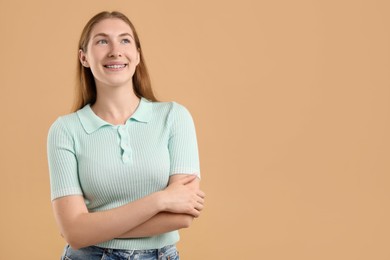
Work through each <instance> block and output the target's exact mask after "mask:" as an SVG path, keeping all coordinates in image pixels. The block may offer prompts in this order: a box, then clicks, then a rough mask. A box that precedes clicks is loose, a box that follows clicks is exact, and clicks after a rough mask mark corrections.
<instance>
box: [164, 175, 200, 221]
mask: <svg viewBox="0 0 390 260" xmlns="http://www.w3.org/2000/svg"><path fill="white" fill-rule="evenodd" d="M196 178H197V177H196V175H189V176H186V177H183V178H180V179H179V180H176V181H174V182H172V183H170V184H169V185H168V187H167V188H166V189H164V190H163V191H162V194H163V202H164V205H165V206H164V208H165V211H169V212H172V213H181V214H189V215H192V216H193V217H199V215H200V211H201V210H202V209H203V207H204V206H203V204H204V197H205V194H204V192H203V191H201V190H200V189H199V188H198V185H197V183H196V182H197V180H196Z"/></svg>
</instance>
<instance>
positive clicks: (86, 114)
mask: <svg viewBox="0 0 390 260" xmlns="http://www.w3.org/2000/svg"><path fill="white" fill-rule="evenodd" d="M76 113H77V115H78V117H79V119H80V122H81V124H82V126H83V128H84V130H85V131H86V132H87V133H88V134H91V133H93V132H95V131H96V130H98V129H99V128H100V127H103V126H106V125H110V126H112V124H110V123H108V122H106V121H104V120H103V119H101V118H100V117H98V116H97V115H96V114H95V113H94V112H93V111H92V109H91V106H90V104H87V105H85V106H84V107H83V108H82V109H80V110H78V111H77V112H76ZM151 117H152V102H151V101H149V100H147V99H145V98H141V100H140V103H139V105H138V107H137V109H136V110H135V112H134V114H133V115H132V116H131V117H130V118H129V119H128V120H136V121H138V122H142V123H148V122H149V121H150V119H151Z"/></svg>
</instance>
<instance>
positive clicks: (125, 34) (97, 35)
mask: <svg viewBox="0 0 390 260" xmlns="http://www.w3.org/2000/svg"><path fill="white" fill-rule="evenodd" d="M99 36H102V37H108V34H106V33H98V34H95V36H93V39H95V38H96V37H99ZM123 36H130V37H131V38H133V39H134V37H133V35H131V34H130V33H121V34H119V37H123Z"/></svg>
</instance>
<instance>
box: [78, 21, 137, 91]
mask: <svg viewBox="0 0 390 260" xmlns="http://www.w3.org/2000/svg"><path fill="white" fill-rule="evenodd" d="M79 55H80V56H79V57H80V62H81V64H82V65H83V66H85V67H88V68H90V69H91V71H92V74H93V76H94V78H95V82H96V87H100V86H131V87H132V86H133V85H132V78H133V75H134V72H135V68H136V66H137V65H138V63H139V61H140V57H139V52H138V50H137V47H136V44H135V41H134V36H133V32H132V30H131V28H130V26H129V25H128V24H127V23H125V22H124V21H122V20H121V19H117V18H110V19H105V20H102V21H100V22H99V23H97V24H96V25H95V26H94V27H93V28H92V31H91V35H90V39H89V42H88V47H87V51H86V52H83V51H82V50H80V53H79Z"/></svg>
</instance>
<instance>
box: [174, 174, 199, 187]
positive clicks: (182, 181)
mask: <svg viewBox="0 0 390 260" xmlns="http://www.w3.org/2000/svg"><path fill="white" fill-rule="evenodd" d="M195 178H196V175H195V174H191V175H188V176H185V177H183V178H180V179H179V180H178V182H179V183H180V184H183V185H186V184H188V183H190V182H192V181H193V180H195Z"/></svg>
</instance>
